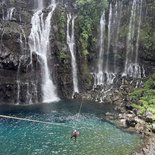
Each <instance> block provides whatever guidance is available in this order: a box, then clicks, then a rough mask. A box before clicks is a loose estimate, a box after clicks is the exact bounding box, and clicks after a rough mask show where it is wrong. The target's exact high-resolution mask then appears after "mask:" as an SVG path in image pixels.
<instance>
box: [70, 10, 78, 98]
mask: <svg viewBox="0 0 155 155" xmlns="http://www.w3.org/2000/svg"><path fill="white" fill-rule="evenodd" d="M75 19H76V16H72V15H71V13H69V14H67V44H68V47H69V51H70V54H71V59H72V60H71V64H72V76H73V95H74V93H76V92H77V93H78V92H79V88H78V78H77V64H76V53H75V36H74V23H75ZM70 25H71V34H70Z"/></svg>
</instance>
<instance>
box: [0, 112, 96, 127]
mask: <svg viewBox="0 0 155 155" xmlns="http://www.w3.org/2000/svg"><path fill="white" fill-rule="evenodd" d="M0 118H7V119H14V120H21V121H28V122H35V123H41V124H48V125H56V126H64V127H70V128H75V127H74V126H69V125H65V124H62V123H51V122H44V121H39V120H34V119H28V118H21V117H14V116H7V115H0ZM84 124H85V123H83V125H84ZM85 126H87V123H86V124H85V125H84V127H80V128H79V129H87V130H94V128H91V127H87V128H86V127H85Z"/></svg>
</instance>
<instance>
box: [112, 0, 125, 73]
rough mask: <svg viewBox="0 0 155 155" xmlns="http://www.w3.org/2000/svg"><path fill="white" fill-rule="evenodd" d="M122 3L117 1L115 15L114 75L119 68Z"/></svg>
mask: <svg viewBox="0 0 155 155" xmlns="http://www.w3.org/2000/svg"><path fill="white" fill-rule="evenodd" d="M122 6H123V5H122V2H121V1H116V4H115V14H114V25H115V27H114V28H113V30H114V31H113V32H114V37H113V39H114V46H113V53H114V73H115V74H117V73H118V66H117V61H118V60H117V55H118V41H119V33H120V22H121V15H122Z"/></svg>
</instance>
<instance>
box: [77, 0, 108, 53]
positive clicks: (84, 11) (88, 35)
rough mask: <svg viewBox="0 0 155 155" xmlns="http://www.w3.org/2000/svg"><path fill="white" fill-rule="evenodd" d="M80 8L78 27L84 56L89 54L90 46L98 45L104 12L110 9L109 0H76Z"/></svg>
mask: <svg viewBox="0 0 155 155" xmlns="http://www.w3.org/2000/svg"><path fill="white" fill-rule="evenodd" d="M76 3H77V5H78V8H79V15H78V23H79V25H78V27H79V28H80V30H79V31H80V32H79V34H80V43H81V46H82V52H83V53H82V54H83V55H87V54H88V51H87V50H88V47H90V45H89V44H91V43H92V44H94V45H95V44H96V41H97V38H96V37H97V36H96V34H98V33H96V32H97V29H98V25H99V22H100V17H101V14H102V13H103V11H105V9H106V8H107V7H108V2H107V0H76Z"/></svg>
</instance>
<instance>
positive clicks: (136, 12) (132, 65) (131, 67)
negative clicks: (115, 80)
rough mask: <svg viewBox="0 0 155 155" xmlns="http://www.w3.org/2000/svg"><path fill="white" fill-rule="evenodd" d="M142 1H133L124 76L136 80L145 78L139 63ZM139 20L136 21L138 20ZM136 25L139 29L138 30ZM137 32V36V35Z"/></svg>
mask: <svg viewBox="0 0 155 155" xmlns="http://www.w3.org/2000/svg"><path fill="white" fill-rule="evenodd" d="M142 3H143V1H142V0H138V1H136V0H133V3H132V9H131V16H130V24H129V32H128V38H127V53H126V61H125V68H124V72H123V74H122V76H127V75H128V76H130V77H134V78H141V77H142V76H143V72H144V71H143V67H141V66H140V65H139V63H138V49H139V35H140V26H141V16H142ZM137 18H138V20H137V21H136V19H137ZM136 25H138V28H137V29H136ZM136 30H137V35H136V36H135V34H136ZM135 37H136V44H134V42H133V40H134V38H135Z"/></svg>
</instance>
